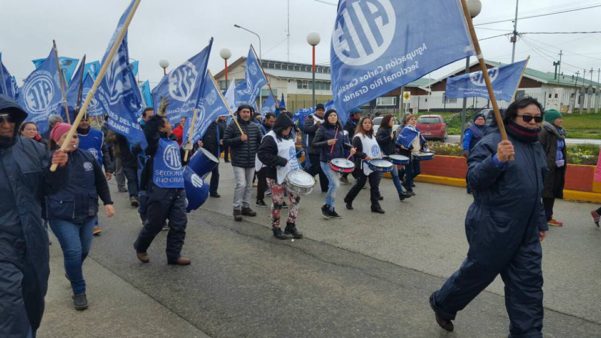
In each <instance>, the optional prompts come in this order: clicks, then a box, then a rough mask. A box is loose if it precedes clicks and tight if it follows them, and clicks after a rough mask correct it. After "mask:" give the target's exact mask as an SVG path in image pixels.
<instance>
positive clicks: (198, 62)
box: [152, 38, 213, 125]
mask: <svg viewBox="0 0 601 338" xmlns="http://www.w3.org/2000/svg"><path fill="white" fill-rule="evenodd" d="M212 45H213V38H211V40H210V41H209V45H208V46H207V47H205V48H204V49H203V50H202V51H200V53H198V54H196V55H194V56H193V57H191V58H190V59H189V60H188V61H186V62H184V63H183V64H181V65H180V66H179V67H177V68H175V69H173V70H172V71H170V72H169V74H167V75H165V76H163V78H162V79H161V82H159V84H158V85H157V86H156V87H155V88H154V89H153V90H152V99H153V101H154V107H155V109H158V107H159V106H160V102H161V99H162V98H167V100H168V101H169V105H168V106H167V110H166V115H167V118H168V119H169V122H171V124H173V125H176V124H177V123H178V122H179V120H180V118H181V117H190V116H192V111H193V110H194V108H196V107H197V106H198V100H199V98H200V91H201V90H202V88H201V87H202V84H203V79H204V76H205V73H206V72H207V62H208V61H209V55H210V54H211V46H212Z"/></svg>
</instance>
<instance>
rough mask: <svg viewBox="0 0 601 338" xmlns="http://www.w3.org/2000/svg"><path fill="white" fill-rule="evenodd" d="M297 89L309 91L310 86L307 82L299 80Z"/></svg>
mask: <svg viewBox="0 0 601 338" xmlns="http://www.w3.org/2000/svg"><path fill="white" fill-rule="evenodd" d="M296 88H298V89H307V88H309V85H308V83H307V81H303V80H297V81H296Z"/></svg>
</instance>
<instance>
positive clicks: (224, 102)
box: [207, 69, 269, 134]
mask: <svg viewBox="0 0 601 338" xmlns="http://www.w3.org/2000/svg"><path fill="white" fill-rule="evenodd" d="M207 73H209V78H210V79H211V81H213V85H214V86H215V88H219V87H218V86H217V82H215V78H214V77H213V74H211V71H210V70H208V69H207ZM268 83H269V82H268ZM216 92H217V94H219V97H220V98H221V100H222V101H223V105H224V106H225V108H226V109H227V112H228V114H229V115H230V116H231V117H232V120H234V123H236V126H237V127H238V130H240V134H244V131H243V130H242V127H240V124H239V123H238V120H237V119H236V116H235V115H234V113H233V112H232V111H231V110H230V106H229V105H228V104H227V101H226V100H225V98H224V97H223V94H221V90H217V91H216Z"/></svg>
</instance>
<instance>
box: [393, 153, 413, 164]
mask: <svg viewBox="0 0 601 338" xmlns="http://www.w3.org/2000/svg"><path fill="white" fill-rule="evenodd" d="M388 160H389V161H390V162H392V164H394V165H405V164H409V157H407V156H404V155H397V154H393V155H388Z"/></svg>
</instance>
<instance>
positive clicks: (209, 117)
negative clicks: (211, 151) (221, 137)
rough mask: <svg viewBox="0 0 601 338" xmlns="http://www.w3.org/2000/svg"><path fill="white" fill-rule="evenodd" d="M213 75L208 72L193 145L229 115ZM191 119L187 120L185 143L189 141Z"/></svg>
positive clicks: (195, 126) (195, 125)
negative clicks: (210, 128) (216, 122)
mask: <svg viewBox="0 0 601 338" xmlns="http://www.w3.org/2000/svg"><path fill="white" fill-rule="evenodd" d="M211 76H212V75H211V73H210V72H206V75H205V79H204V85H203V90H202V95H201V98H200V102H199V106H198V113H197V114H198V116H197V118H196V122H195V124H194V135H193V136H192V143H196V142H197V141H198V140H200V139H201V138H202V137H203V136H204V134H205V133H206V131H207V128H209V125H210V124H211V123H212V122H213V121H215V120H216V119H217V117H219V116H222V115H229V108H228V105H227V103H226V102H225V101H224V99H223V97H222V96H221V95H220V94H219V89H218V88H217V87H216V86H215V81H213V79H212V78H211ZM191 120H192V119H191V118H189V119H186V125H185V127H184V132H185V134H186V135H185V136H184V143H185V142H186V141H187V140H188V137H187V133H188V130H190V122H191Z"/></svg>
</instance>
